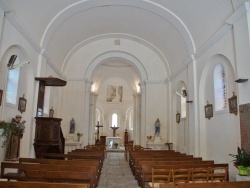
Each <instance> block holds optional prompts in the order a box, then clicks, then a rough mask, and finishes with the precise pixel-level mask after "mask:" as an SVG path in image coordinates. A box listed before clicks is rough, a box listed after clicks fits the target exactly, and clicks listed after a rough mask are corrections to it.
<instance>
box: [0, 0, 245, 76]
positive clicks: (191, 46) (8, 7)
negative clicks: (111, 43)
mask: <svg viewBox="0 0 250 188" xmlns="http://www.w3.org/2000/svg"><path fill="white" fill-rule="evenodd" d="M243 2H244V0H219V1H218V0H1V1H0V6H1V7H2V8H3V9H4V11H5V15H6V16H7V17H9V19H14V20H17V21H18V22H19V24H20V25H21V26H22V28H24V30H25V32H26V33H27V34H28V35H29V36H30V38H31V39H32V40H33V41H34V43H36V44H37V45H38V46H39V47H40V48H41V49H44V50H45V52H46V53H47V54H48V56H49V57H50V60H51V62H52V63H53V64H54V66H55V67H56V68H57V69H58V70H63V67H64V66H65V65H64V64H65V63H66V62H67V58H69V57H70V55H72V53H74V49H76V48H77V47H78V46H79V45H83V46H84V45H88V44H89V43H91V42H93V41H97V40H101V39H106V38H125V39H129V40H135V41H139V42H140V43H142V44H143V45H145V46H148V47H149V48H152V49H154V50H155V51H157V53H158V54H161V56H162V57H163V58H164V59H165V60H166V61H165V62H164V63H165V67H166V69H168V70H169V72H170V74H172V73H174V72H176V71H178V68H179V67H180V66H181V65H182V64H184V63H185V61H186V60H187V59H188V58H189V57H190V56H191V55H192V54H195V53H196V52H197V50H199V49H200V48H201V47H202V46H203V45H204V44H205V43H206V41H208V40H209V39H210V38H211V37H212V36H213V35H214V34H215V33H216V32H217V31H218V30H219V29H220V28H221V27H222V26H223V25H225V24H226V20H227V19H228V18H229V17H230V16H231V15H232V14H233V12H234V10H235V9H236V8H238V7H239V6H240V5H241V4H242V3H243Z"/></svg>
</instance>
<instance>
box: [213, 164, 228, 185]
mask: <svg viewBox="0 0 250 188" xmlns="http://www.w3.org/2000/svg"><path fill="white" fill-rule="evenodd" d="M210 171H211V173H210V176H211V181H212V182H216V181H219V182H224V181H228V177H227V175H228V167H212V168H211V170H210Z"/></svg>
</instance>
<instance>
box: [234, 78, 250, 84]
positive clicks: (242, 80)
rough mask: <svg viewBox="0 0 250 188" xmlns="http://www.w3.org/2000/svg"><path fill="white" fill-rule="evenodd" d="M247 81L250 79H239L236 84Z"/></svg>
mask: <svg viewBox="0 0 250 188" xmlns="http://www.w3.org/2000/svg"><path fill="white" fill-rule="evenodd" d="M246 81H248V79H243V78H239V79H237V80H235V82H237V83H243V82H246Z"/></svg>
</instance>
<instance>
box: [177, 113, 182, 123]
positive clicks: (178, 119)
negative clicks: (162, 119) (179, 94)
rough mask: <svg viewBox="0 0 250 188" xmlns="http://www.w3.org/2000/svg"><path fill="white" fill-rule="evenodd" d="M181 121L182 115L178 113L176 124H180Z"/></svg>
mask: <svg viewBox="0 0 250 188" xmlns="http://www.w3.org/2000/svg"><path fill="white" fill-rule="evenodd" d="M180 120H181V114H180V113H179V112H178V111H177V113H176V123H178V124H179V123H180Z"/></svg>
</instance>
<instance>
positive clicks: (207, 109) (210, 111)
mask: <svg viewBox="0 0 250 188" xmlns="http://www.w3.org/2000/svg"><path fill="white" fill-rule="evenodd" d="M204 110H205V118H208V119H210V118H211V117H213V105H212V104H209V103H208V104H207V105H206V106H204Z"/></svg>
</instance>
